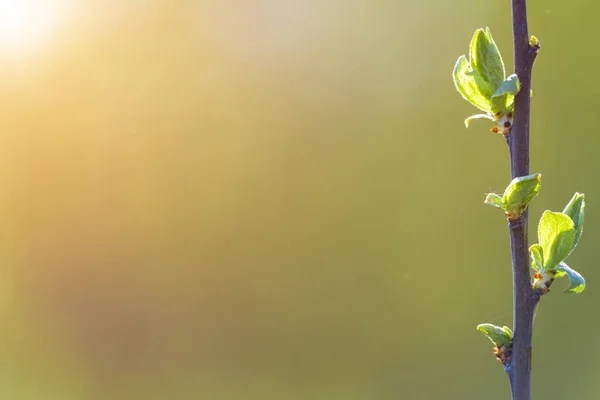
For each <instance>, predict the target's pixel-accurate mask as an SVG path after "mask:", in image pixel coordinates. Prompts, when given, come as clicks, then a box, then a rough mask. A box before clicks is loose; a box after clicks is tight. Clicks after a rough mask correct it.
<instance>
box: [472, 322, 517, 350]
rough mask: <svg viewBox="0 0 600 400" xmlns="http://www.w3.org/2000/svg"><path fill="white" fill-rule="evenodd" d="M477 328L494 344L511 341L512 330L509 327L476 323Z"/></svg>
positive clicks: (505, 343) (504, 343) (500, 344)
mask: <svg viewBox="0 0 600 400" xmlns="http://www.w3.org/2000/svg"><path fill="white" fill-rule="evenodd" d="M477 330H478V331H480V332H482V333H483V334H484V335H485V336H487V337H488V339H490V340H491V341H492V342H493V343H494V344H495V345H496V346H500V347H501V346H504V345H508V344H510V343H511V342H512V338H513V335H512V331H511V330H510V328H509V327H507V326H505V327H502V328H501V327H499V326H496V325H492V324H481V325H477Z"/></svg>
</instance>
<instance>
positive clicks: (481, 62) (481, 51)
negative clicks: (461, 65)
mask: <svg viewBox="0 0 600 400" xmlns="http://www.w3.org/2000/svg"><path fill="white" fill-rule="evenodd" d="M469 57H470V61H471V67H472V68H473V70H474V71H477V72H478V73H479V74H480V75H481V77H482V78H483V79H484V80H485V81H486V82H487V83H488V84H489V86H490V87H491V88H492V90H491V93H490V96H489V97H488V98H490V97H491V94H493V93H494V92H495V91H496V89H497V88H498V87H500V85H502V82H503V81H504V77H505V76H506V72H505V70H504V62H503V61H502V57H501V56H500V51H499V50H498V47H497V46H496V43H495V42H494V39H493V38H492V32H491V31H490V28H485V30H484V29H477V30H476V31H475V34H474V35H473V39H471V45H470V46H469Z"/></svg>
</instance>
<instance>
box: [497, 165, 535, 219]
mask: <svg viewBox="0 0 600 400" xmlns="http://www.w3.org/2000/svg"><path fill="white" fill-rule="evenodd" d="M541 179H542V175H541V174H533V175H527V176H522V177H519V178H515V179H513V180H512V181H511V182H510V184H509V185H508V187H507V188H506V190H505V191H504V195H503V196H502V202H503V203H504V209H505V211H506V212H507V214H508V216H509V218H511V219H514V218H518V217H520V216H521V215H522V214H523V212H524V211H525V209H526V208H527V205H529V203H530V202H531V200H533V198H534V197H535V196H537V194H538V192H539V190H540V180H541Z"/></svg>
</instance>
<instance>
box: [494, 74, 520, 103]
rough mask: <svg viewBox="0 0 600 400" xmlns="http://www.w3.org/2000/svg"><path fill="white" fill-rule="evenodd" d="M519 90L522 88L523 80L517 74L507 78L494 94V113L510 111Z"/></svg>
mask: <svg viewBox="0 0 600 400" xmlns="http://www.w3.org/2000/svg"><path fill="white" fill-rule="evenodd" d="M519 90H521V82H520V81H519V77H518V76H517V75H515V74H512V75H511V76H509V77H508V78H506V80H505V81H504V82H502V84H501V85H500V86H499V87H498V89H496V91H495V92H494V94H493V95H492V98H491V103H492V113H496V112H507V111H510V110H511V109H512V108H513V107H512V106H513V103H514V100H515V96H516V95H517V93H519Z"/></svg>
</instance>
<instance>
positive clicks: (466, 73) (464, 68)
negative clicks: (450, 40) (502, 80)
mask: <svg viewBox="0 0 600 400" xmlns="http://www.w3.org/2000/svg"><path fill="white" fill-rule="evenodd" d="M452 77H453V79H454V85H455V86H456V90H458V92H459V93H460V94H461V95H462V97H463V98H464V99H465V100H467V101H468V102H469V103H471V104H472V105H474V106H475V107H477V108H478V109H480V110H481V111H483V112H486V113H490V112H491V111H492V107H491V105H490V100H489V99H490V97H491V95H492V93H493V91H494V89H492V88H490V87H489V84H488V83H486V82H485V81H484V79H483V78H482V77H481V76H480V75H479V73H478V72H477V71H473V70H472V69H471V65H470V64H469V62H468V61H467V58H466V57H465V56H460V57H459V58H458V61H456V65H455V66H454V71H453V73H452Z"/></svg>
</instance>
